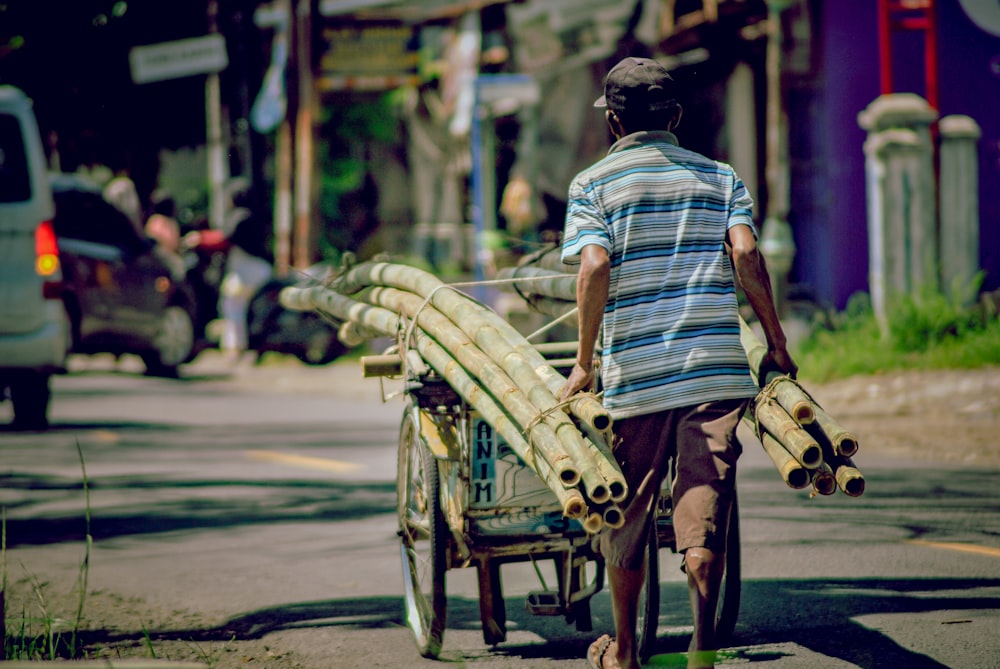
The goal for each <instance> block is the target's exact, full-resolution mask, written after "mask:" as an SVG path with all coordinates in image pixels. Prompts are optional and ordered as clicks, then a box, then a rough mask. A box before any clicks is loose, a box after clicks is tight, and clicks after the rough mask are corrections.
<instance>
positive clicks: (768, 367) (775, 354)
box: [757, 346, 799, 385]
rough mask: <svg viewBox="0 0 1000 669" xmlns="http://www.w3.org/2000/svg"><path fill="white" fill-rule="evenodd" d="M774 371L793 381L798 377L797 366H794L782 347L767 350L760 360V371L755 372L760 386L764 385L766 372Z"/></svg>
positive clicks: (786, 350) (790, 357) (786, 351)
mask: <svg viewBox="0 0 1000 669" xmlns="http://www.w3.org/2000/svg"><path fill="white" fill-rule="evenodd" d="M775 370H777V371H780V372H782V373H784V374H788V375H789V376H791V377H792V378H793V379H794V378H795V377H796V376H798V373H799V366H798V365H796V364H795V361H794V360H792V356H791V355H789V353H788V349H786V348H785V347H784V346H782V347H776V348H768V350H767V353H765V354H764V357H763V358H762V359H761V361H760V369H759V370H757V372H758V374H759V375H760V380H761V385H763V384H764V380H765V379H766V377H767V374H768V372H771V371H775Z"/></svg>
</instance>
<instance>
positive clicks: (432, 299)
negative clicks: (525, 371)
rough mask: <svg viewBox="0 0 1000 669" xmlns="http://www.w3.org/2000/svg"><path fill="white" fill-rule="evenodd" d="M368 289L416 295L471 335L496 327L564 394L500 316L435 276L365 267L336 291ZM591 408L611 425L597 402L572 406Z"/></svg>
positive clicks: (559, 379) (555, 376)
mask: <svg viewBox="0 0 1000 669" xmlns="http://www.w3.org/2000/svg"><path fill="white" fill-rule="evenodd" d="M571 278H572V279H573V281H575V280H576V277H575V276H574V277H571ZM365 286H391V287H394V288H399V289H401V290H405V291H409V292H412V293H415V294H417V295H419V296H421V297H422V298H424V299H425V300H427V301H428V303H429V304H431V305H433V306H434V307H435V308H436V309H437V310H438V311H440V312H441V313H442V314H444V315H445V316H447V317H448V318H449V319H451V321H452V322H454V323H455V324H456V325H458V326H459V327H460V328H461V329H463V330H465V331H467V332H472V331H474V329H475V328H476V327H477V326H478V325H481V324H483V323H486V324H488V325H491V326H493V327H494V328H495V329H496V330H497V332H499V333H500V335H501V336H502V337H503V339H504V340H506V341H507V343H508V344H509V345H510V346H512V347H513V348H514V350H516V351H517V352H518V353H520V354H521V355H522V356H523V357H524V358H525V360H527V361H528V362H529V364H531V365H532V366H533V367H534V368H535V372H536V373H537V374H539V376H541V377H542V380H543V381H544V382H545V384H546V385H547V386H548V387H549V390H550V391H551V392H552V394H553V395H554V396H555V397H558V396H559V394H560V393H561V391H562V387H563V385H564V384H565V383H566V379H565V378H564V377H563V376H562V375H561V374H559V372H557V371H555V370H554V369H552V367H551V365H549V364H548V362H547V361H546V360H545V358H543V357H542V355H541V354H540V353H539V352H538V351H536V350H535V348H534V347H533V346H532V345H531V344H530V343H529V342H528V341H527V340H526V339H525V338H524V336H523V335H522V334H521V333H520V332H518V331H517V330H516V329H515V328H514V327H513V326H512V325H510V324H509V323H508V322H507V321H505V320H504V319H502V318H500V316H499V315H498V314H497V313H496V312H494V311H492V310H490V309H488V308H486V307H484V306H483V305H481V304H479V303H478V302H476V301H474V300H473V299H472V298H470V297H469V296H468V295H465V294H464V293H461V292H460V291H457V290H455V289H454V288H451V287H450V286H448V285H447V284H445V283H443V282H442V281H441V280H440V279H438V278H437V277H436V276H434V275H433V274H430V273H429V272H425V271H423V270H421V269H418V268H416V267H410V266H407V265H398V264H392V263H374V262H369V263H362V264H361V265H358V266H357V267H354V268H352V269H351V270H350V271H348V272H347V273H346V274H344V275H343V276H341V277H339V278H338V280H337V281H336V282H335V284H334V289H335V290H337V291H338V292H344V293H347V294H353V293H356V292H358V291H360V290H361V289H362V288H364V287H365ZM588 406H589V409H588V413H587V415H585V416H583V418H584V419H585V420H586V419H588V417H591V418H592V417H597V416H600V417H601V418H600V420H601V421H604V420H607V421H608V422H609V423H610V420H611V419H610V415H609V414H608V413H607V410H606V409H604V407H603V406H602V405H601V403H600V402H598V401H597V400H596V399H593V398H591V399H589V400H588V399H587V398H586V396H584V397H582V398H580V399H579V401H578V402H576V403H574V404H572V405H571V406H570V411H571V412H574V411H577V410H579V409H581V408H584V407H588Z"/></svg>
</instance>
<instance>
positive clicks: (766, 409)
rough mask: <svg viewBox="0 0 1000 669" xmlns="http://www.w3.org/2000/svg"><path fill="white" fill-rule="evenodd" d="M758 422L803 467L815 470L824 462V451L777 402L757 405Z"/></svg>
mask: <svg viewBox="0 0 1000 669" xmlns="http://www.w3.org/2000/svg"><path fill="white" fill-rule="evenodd" d="M756 417H757V420H758V421H759V423H760V425H761V426H763V428H764V429H765V430H766V431H767V432H768V433H770V434H771V435H772V436H773V437H774V438H775V439H776V440H777V441H778V443H780V444H781V445H782V446H783V447H784V448H785V449H786V450H787V451H788V452H789V453H791V454H792V457H794V458H795V459H796V460H798V461H799V462H800V463H801V464H802V466H803V467H807V468H809V469H814V468H816V467H818V466H819V465H820V464H821V463H822V462H823V449H822V448H820V445H819V442H817V441H816V440H815V439H814V438H813V437H812V435H810V434H809V433H808V432H806V431H805V430H804V429H803V428H802V427H800V426H799V424H798V423H796V422H795V420H794V419H792V417H791V416H789V415H788V412H787V411H785V409H784V408H782V407H781V405H779V404H778V403H777V402H764V403H763V404H758V405H757V416H756Z"/></svg>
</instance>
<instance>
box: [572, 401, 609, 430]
mask: <svg viewBox="0 0 1000 669" xmlns="http://www.w3.org/2000/svg"><path fill="white" fill-rule="evenodd" d="M569 407H570V411H571V412H572V413H573V414H574V415H575V416H577V417H578V418H579V419H580V420H582V421H584V422H585V423H586V424H588V425H590V426H592V427H593V428H594V429H595V430H597V431H598V432H604V431H605V430H607V429H608V428H610V427H611V414H609V413H608V410H607V409H605V408H604V405H603V404H601V403H600V402H598V401H597V400H596V399H595V398H594V397H592V396H588V395H584V396H582V397H577V398H574V399H573V401H572V402H570V405H569Z"/></svg>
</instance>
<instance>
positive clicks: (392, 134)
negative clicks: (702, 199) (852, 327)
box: [0, 0, 1000, 308]
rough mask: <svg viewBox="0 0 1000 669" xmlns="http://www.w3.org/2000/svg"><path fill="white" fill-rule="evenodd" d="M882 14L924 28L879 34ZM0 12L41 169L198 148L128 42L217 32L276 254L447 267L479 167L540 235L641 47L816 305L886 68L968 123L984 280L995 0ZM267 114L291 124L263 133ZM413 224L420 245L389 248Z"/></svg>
mask: <svg viewBox="0 0 1000 669" xmlns="http://www.w3.org/2000/svg"><path fill="white" fill-rule="evenodd" d="M70 5H71V6H70ZM211 7H214V8H215V9H216V10H217V14H216V15H215V17H214V19H213V18H212V17H211V16H210V12H208V8H211ZM887 8H889V9H892V10H893V11H896V12H897V13H898V12H903V11H904V10H905V11H910V12H914V13H915V14H917V15H920V14H922V13H923V14H928V13H929V21H928V23H927V24H926V26H925V29H922V30H892V31H889V33H888V34H889V39H888V42H886V41H885V40H882V41H881V42H880V34H881V33H880V11H881V10H882V9H887ZM0 11H2V12H3V13H2V14H0V83H14V84H17V85H20V86H22V87H23V88H24V89H25V90H26V91H27V92H28V93H29V95H31V96H32V97H33V98H34V99H35V102H36V108H37V109H38V112H39V119H40V122H41V124H42V126H43V128H45V130H46V131H47V132H48V136H49V139H50V148H51V149H52V151H53V154H54V157H57V158H58V159H59V161H60V162H61V166H62V167H63V168H64V169H75V168H76V167H78V166H80V165H84V164H87V163H89V162H95V161H103V162H110V161H113V160H119V159H122V157H127V158H128V160H129V162H130V163H131V167H132V168H133V172H134V173H135V177H136V181H137V183H138V184H139V185H140V187H141V188H140V190H141V189H142V187H145V188H146V189H148V190H151V189H152V188H153V187H154V185H155V183H154V182H155V181H156V179H157V176H158V175H159V174H160V169H161V156H162V152H163V150H164V149H167V150H173V151H187V150H190V149H192V148H197V147H203V146H204V145H205V144H206V142H207V141H208V133H207V132H206V128H211V127H212V125H211V123H206V115H207V114H209V113H210V112H209V111H208V110H211V108H212V105H211V100H210V99H209V98H208V97H206V96H207V95H209V94H208V93H207V92H206V91H207V89H206V85H205V78H206V76H208V75H206V74H203V73H192V74H189V75H186V76H178V77H176V78H172V79H169V80H162V81H156V82H150V83H136V81H135V79H134V72H132V71H130V54H131V53H132V51H133V50H134V49H135V48H136V47H137V46H142V45H155V44H161V43H165V42H170V41H173V40H180V39H184V38H192V37H194V38H200V37H204V36H206V35H208V34H210V33H218V34H221V35H222V36H223V38H224V40H225V47H226V56H227V62H226V65H225V67H224V69H222V70H221V71H220V72H218V78H219V89H220V90H219V109H218V112H219V114H220V123H219V127H220V128H221V129H222V142H223V144H224V147H225V157H226V165H225V171H226V173H227V175H229V176H245V177H247V178H249V179H250V181H251V182H252V183H256V184H258V185H261V186H262V190H263V191H264V192H265V197H266V200H265V203H264V204H265V206H271V205H272V203H283V204H280V207H277V205H276V209H275V212H276V213H275V219H276V228H275V230H276V235H277V236H278V237H279V238H280V237H282V236H288V237H289V238H298V240H299V242H301V244H300V247H299V249H298V251H297V252H298V253H299V257H300V258H315V257H318V256H319V255H320V254H321V252H322V253H325V250H323V249H322V248H321V246H322V243H324V242H323V241H322V240H324V239H325V240H326V242H325V243H326V244H328V245H331V244H332V245H333V246H339V247H340V248H341V250H352V251H357V250H359V249H363V251H364V253H372V252H377V251H379V250H390V251H413V250H414V249H417V250H418V251H420V252H424V253H427V254H430V256H431V259H432V260H435V261H444V260H447V259H453V260H457V261H460V260H461V259H462V258H463V257H464V258H465V260H466V261H467V260H468V253H469V251H470V249H471V246H470V244H469V243H468V242H467V241H466V240H467V238H468V230H469V227H470V223H471V221H472V219H473V218H474V217H475V216H476V215H480V216H481V215H482V214H483V212H482V211H477V207H480V206H481V205H482V202H483V200H477V199H476V194H475V192H474V191H475V190H476V189H475V188H474V186H477V185H478V186H479V187H480V188H481V187H482V185H483V184H482V181H483V180H486V181H487V183H488V185H489V186H490V187H491V188H490V189H487V190H492V191H494V192H495V198H493V199H492V200H489V202H488V206H489V208H490V210H491V211H489V212H487V213H489V214H490V216H491V217H492V219H495V225H496V226H497V227H498V228H499V229H500V232H501V233H503V234H506V235H509V236H511V237H530V238H532V239H536V240H537V239H538V238H540V237H542V236H544V235H542V234H541V233H543V232H545V231H553V232H554V231H557V230H558V229H559V228H560V227H561V215H562V211H563V207H564V198H565V192H566V189H567V187H568V184H569V181H570V179H571V178H572V176H573V175H574V174H575V172H576V171H577V170H578V169H580V168H582V167H583V166H585V165H587V164H588V163H590V162H591V161H593V160H594V159H595V158H597V157H599V156H600V155H603V153H604V152H605V151H606V149H607V146H608V143H609V142H608V140H609V137H608V134H607V131H606V129H605V127H604V123H603V118H602V116H601V114H600V112H598V111H595V110H593V109H592V108H591V106H590V104H591V102H592V100H593V98H594V97H596V95H597V92H599V91H600V89H601V84H602V78H603V75H604V73H605V72H606V71H607V70H608V69H609V67H610V66H611V65H612V64H613V63H614V62H616V61H617V60H618V59H619V58H620V57H622V56H624V55H629V54H637V55H647V56H651V57H655V58H658V59H660V60H662V61H663V62H664V63H666V64H668V65H669V66H670V67H671V68H672V71H673V72H674V74H675V76H676V78H677V79H679V80H680V81H682V82H683V83H684V84H685V85H686V86H687V88H688V90H689V91H690V92H689V95H688V97H687V99H686V100H684V101H683V102H684V107H685V114H684V119H683V122H682V125H681V127H680V129H679V131H678V135H679V137H680V139H681V142H682V144H684V145H685V146H687V147H689V148H692V149H694V150H697V151H700V152H703V153H705V154H707V155H710V156H712V157H715V158H718V159H720V160H724V161H727V162H730V163H732V164H733V165H734V166H735V167H736V169H737V171H738V172H739V173H740V175H741V176H742V177H743V179H744V180H745V181H746V182H747V184H748V186H749V187H750V189H751V191H752V192H753V193H754V194H755V199H756V201H757V205H758V210H757V217H758V220H759V221H760V222H761V224H762V227H766V226H764V221H765V219H767V218H768V217H774V216H778V217H780V218H781V219H783V220H784V221H785V222H787V224H788V225H789V226H790V231H791V240H792V241H793V242H794V245H793V252H794V255H792V256H790V260H791V266H790V272H789V281H790V283H791V290H792V293H793V295H798V296H801V297H805V298H808V299H810V300H813V301H815V302H817V303H819V304H822V305H824V306H831V307H837V308H842V307H843V306H844V305H845V304H846V302H847V300H848V298H849V297H850V296H851V295H852V294H854V293H856V292H859V291H866V290H867V289H868V272H869V268H868V257H869V249H868V236H867V224H868V222H867V207H866V177H865V156H864V151H863V146H864V142H865V138H866V133H865V131H864V130H863V129H862V128H861V127H860V126H859V124H858V114H859V112H861V111H862V110H863V109H865V108H866V107H867V106H868V105H869V104H870V103H871V102H872V101H873V100H874V99H875V98H877V97H878V96H879V95H880V94H881V93H883V92H885V88H886V84H885V82H884V80H885V78H886V76H887V75H886V72H887V71H888V76H889V80H890V84H889V88H890V89H891V90H892V91H908V92H914V93H917V94H919V95H922V96H925V97H928V98H933V103H934V104H936V105H937V112H938V114H939V116H946V115H950V114H965V115H968V116H970V117H972V118H973V119H974V120H975V121H976V122H977V123H978V124H979V125H980V127H981V129H982V139H981V140H980V141H979V143H978V167H979V170H978V171H979V187H978V189H979V190H978V192H979V216H980V246H979V248H980V265H981V267H982V269H983V270H984V271H985V273H986V279H985V286H984V287H985V288H987V289H993V288H996V287H997V286H1000V203H998V202H997V201H996V200H995V199H994V198H990V197H989V194H990V193H992V192H993V190H995V189H996V188H997V187H998V186H1000V183H998V182H1000V149H998V147H1000V117H998V116H997V115H996V113H995V110H996V109H1000V81H998V76H1000V9H997V7H996V3H993V2H988V1H986V0H956V1H954V2H952V1H949V2H943V1H940V0H939V1H937V2H932V0H905V1H904V0H837V1H836V2H834V1H833V0H620V1H618V2H608V1H607V0H490V1H486V2H484V1H483V0H476V1H473V0H420V1H417V0H271V1H268V2H263V1H256V0H210V1H209V0H171V1H170V2H166V1H165V0H164V1H163V2H142V3H139V2H124V1H122V0H118V1H115V0H78V1H77V2H74V3H69V4H67V3H62V2H55V0H9V1H8V2H7V3H4V5H3V9H2V10H0ZM56 15H58V16H59V18H60V20H59V21H53V20H52V17H53V16H56ZM904 22H905V21H904ZM911 23H913V21H911ZM775 25H778V26H780V31H779V32H778V33H775V31H774V29H773V26H775ZM897 27H899V26H897ZM911 27H912V26H911ZM776 36H777V37H778V38H780V39H775V37H776ZM928 38H932V40H933V47H934V48H933V49H932V51H933V58H932V59H931V60H928V59H927V58H925V53H927V51H928V49H927V46H928V44H929V42H928ZM769 42H771V43H772V45H774V44H777V45H779V51H778V53H779V56H780V57H779V59H778V62H777V67H774V64H775V63H774V61H772V62H771V67H769V62H768V44H769ZM772 53H773V52H772ZM504 75H528V76H529V77H530V78H531V79H532V80H533V81H534V82H536V83H537V86H538V88H537V90H538V96H537V100H529V99H528V98H526V97H524V96H522V97H521V98H518V99H514V98H516V97H517V96H511V99H510V100H509V101H505V100H504V99H502V98H503V96H500V98H501V99H499V100H493V101H492V102H491V103H490V106H489V109H488V116H489V122H488V124H487V125H486V126H485V127H484V128H479V129H480V130H483V129H485V131H486V132H487V133H488V134H489V136H490V139H491V142H490V146H489V148H490V150H491V151H492V153H490V154H489V155H488V156H486V157H485V160H487V162H488V165H485V167H484V164H483V163H482V160H484V157H483V156H482V155H481V154H477V153H476V151H477V150H478V149H479V148H480V145H481V144H482V141H481V138H479V139H478V140H477V137H476V136H475V132H474V131H475V130H476V127H477V126H476V121H477V119H478V120H479V121H482V120H483V119H482V118H481V117H482V115H483V114H482V112H483V109H478V110H477V107H476V99H477V98H476V90H477V89H476V82H477V81H482V78H483V77H484V76H485V77H489V76H504ZM930 87H934V90H936V93H933V94H932V91H931V90H929V88H930ZM387 99H388V100H391V104H384V101H385V100H387ZM774 100H777V101H778V108H777V113H775V107H774V106H773V103H774ZM507 102H509V104H507ZM769 104H770V105H771V106H770V107H769ZM352 109H355V110H360V115H361V116H362V117H363V118H361V119H359V118H358V114H354V115H352V114H351V113H350V112H351V110H352ZM303 111H304V112H306V113H303ZM769 112H770V113H769ZM392 114H398V116H393V117H389V115H392ZM477 114H479V116H477ZM376 116H378V117H379V118H381V117H382V116H385V118H381V121H382V122H381V124H376V123H373V122H372V121H373V120H375V117H376ZM283 122H288V123H289V124H290V125H291V128H292V129H294V128H298V130H297V131H296V132H295V133H294V134H292V135H287V134H283V132H285V131H288V132H290V130H289V128H287V127H286V128H285V131H283V130H282V126H281V124H282V123H283ZM359 123H360V124H361V125H364V127H363V128H362V127H361V125H359ZM365 123H367V125H365ZM775 129H777V131H778V132H779V133H780V135H781V138H782V143H781V146H780V147H778V149H777V150H775V149H774V145H771V146H769V144H768V133H769V132H771V131H774V130H775ZM296 160H298V162H296ZM334 161H340V162H336V164H334ZM477 161H479V162H477ZM345 166H347V167H345ZM348 167H349V168H350V169H351V170H354V172H353V174H348V175H347V176H345V175H344V173H343V170H344V169H347V168H348ZM477 169H479V170H480V172H479V173H476V170H477ZM305 173H308V174H307V175H306V176H303V175H304V174H305ZM477 179H478V180H479V181H477ZM519 179H522V180H524V181H526V182H527V183H528V184H529V185H531V186H532V192H531V193H530V195H528V196H527V197H528V200H527V201H523V202H521V204H522V205H524V206H522V207H520V208H519V209H518V211H521V212H523V216H522V215H520V214H518V215H516V216H515V215H514V214H513V213H512V211H513V210H505V209H504V208H503V197H502V195H503V193H504V191H505V189H506V187H507V185H508V184H510V183H511V182H513V181H517V180H519ZM293 186H294V187H293ZM331 188H332V189H333V190H331ZM282 193H284V199H282V197H281V194H282ZM292 201H294V202H295V203H296V204H294V206H293V205H292V204H290V203H291V202H292ZM279 208H281V211H284V212H285V213H281V212H280V211H279ZM283 217H284V218H283ZM289 219H291V220H289ZM492 219H491V220H492ZM293 220H294V223H295V225H294V226H293V225H292V221H293ZM282 221H283V222H282ZM434 226H437V227H434ZM418 232H419V234H417V233H418ZM941 234H947V231H946V230H945V231H942V232H941ZM420 235H423V237H422V239H424V240H425V241H428V240H429V241H428V244H429V245H428V244H424V245H420V244H417V245H414V244H413V239H412V238H413V237H415V236H416V237H420ZM418 241H419V240H418ZM901 243H902V240H901ZM285 244H286V246H287V248H285V251H284V252H285V253H286V255H289V256H290V255H293V253H292V251H293V249H292V248H291V246H288V245H290V244H291V242H290V241H289V240H286V241H285ZM435 245H436V246H437V248H436V250H435V248H432V247H435ZM456 249H457V251H456ZM456 253H457V254H458V255H455V254H456ZM435 254H436V255H435Z"/></svg>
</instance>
